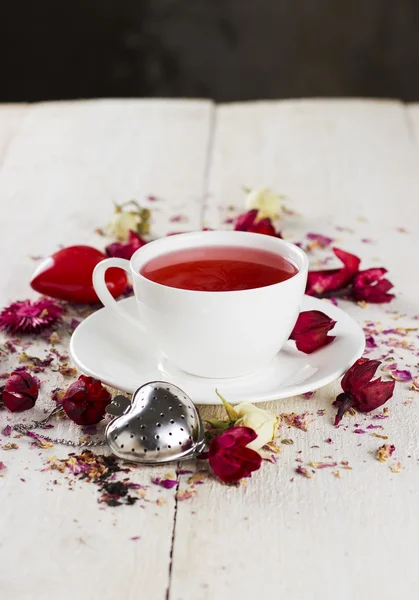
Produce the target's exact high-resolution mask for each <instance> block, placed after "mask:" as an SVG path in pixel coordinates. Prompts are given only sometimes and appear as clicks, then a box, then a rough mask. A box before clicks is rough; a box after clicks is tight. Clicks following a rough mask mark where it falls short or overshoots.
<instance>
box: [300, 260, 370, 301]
mask: <svg viewBox="0 0 419 600" xmlns="http://www.w3.org/2000/svg"><path fill="white" fill-rule="evenodd" d="M333 252H334V253H335V255H336V256H337V258H339V260H341V261H342V262H343V267H341V268H340V269H326V270H322V271H310V272H309V274H308V278H307V288H306V293H307V294H309V295H310V296H322V295H323V294H325V293H329V292H334V291H339V290H343V289H344V288H346V287H347V286H348V285H349V284H350V283H351V282H352V280H353V278H354V276H355V274H356V273H357V272H358V269H359V265H360V262H361V261H360V259H359V258H358V257H357V256H355V255H354V254H350V253H349V252H345V251H344V250H340V249H339V248H333Z"/></svg>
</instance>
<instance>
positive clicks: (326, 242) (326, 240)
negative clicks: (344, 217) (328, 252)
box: [306, 233, 334, 250]
mask: <svg viewBox="0 0 419 600" xmlns="http://www.w3.org/2000/svg"><path fill="white" fill-rule="evenodd" d="M306 237H307V239H308V240H310V242H311V244H310V245H309V249H310V250H313V249H314V248H322V249H323V248H328V247H329V246H330V245H331V244H332V243H333V241H334V240H333V238H331V237H327V236H326V235H322V234H321V233H307V235H306Z"/></svg>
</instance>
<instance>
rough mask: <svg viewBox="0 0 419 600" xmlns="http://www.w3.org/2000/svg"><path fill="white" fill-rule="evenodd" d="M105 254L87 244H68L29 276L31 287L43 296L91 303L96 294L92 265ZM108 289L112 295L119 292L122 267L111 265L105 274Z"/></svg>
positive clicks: (123, 279) (124, 282) (123, 276)
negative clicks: (30, 277)
mask: <svg viewBox="0 0 419 600" xmlns="http://www.w3.org/2000/svg"><path fill="white" fill-rule="evenodd" d="M105 258H106V255H105V254H103V253H102V252H100V251H99V250H96V248H92V247H91V246H69V247H68V248H63V249H62V250H58V252H56V253H55V254H53V255H52V256H49V257H48V258H46V259H45V260H44V261H43V262H42V263H41V264H40V265H39V266H38V268H37V269H36V271H35V273H34V274H33V276H32V280H31V287H32V288H33V289H34V290H36V291H37V292H39V293H40V294H44V295H45V296H51V297H52V298H59V299H60V300H68V301H70V302H80V303H86V304H95V303H97V302H99V298H98V297H97V294H96V292H95V290H94V287H93V282H92V277H93V270H94V268H95V266H96V265H97V264H98V263H99V262H100V261H102V260H104V259H105ZM105 281H106V285H107V286H108V290H109V291H110V293H111V294H112V296H113V297H114V298H117V297H118V296H120V295H121V294H122V292H123V291H124V290H125V288H126V285H127V276H126V273H125V272H124V271H122V269H116V268H111V269H108V270H107V271H106V276H105Z"/></svg>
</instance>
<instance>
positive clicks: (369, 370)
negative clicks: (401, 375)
mask: <svg viewBox="0 0 419 600" xmlns="http://www.w3.org/2000/svg"><path fill="white" fill-rule="evenodd" d="M380 364H381V363H380V361H379V360H369V359H368V358H360V359H358V360H357V361H356V363H355V364H354V365H352V367H351V368H350V369H349V370H348V371H347V372H346V375H345V376H344V377H343V379H342V382H341V386H342V389H343V392H344V393H343V394H339V396H338V397H337V398H336V400H335V402H334V403H333V406H337V407H338V412H337V414H336V418H335V425H338V424H339V423H340V421H341V420H342V417H343V415H344V414H345V412H346V411H348V410H349V409H350V408H355V409H356V410H358V411H360V412H370V411H371V410H374V409H376V408H378V407H379V406H382V405H383V404H385V402H387V400H388V399H389V398H391V396H392V395H393V391H394V386H395V382H394V381H382V379H381V378H378V379H375V380H374V381H372V378H373V377H374V375H375V373H376V371H377V369H378V367H379V366H380Z"/></svg>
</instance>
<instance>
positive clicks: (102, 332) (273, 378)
mask: <svg viewBox="0 0 419 600" xmlns="http://www.w3.org/2000/svg"><path fill="white" fill-rule="evenodd" d="M120 302H121V303H123V304H124V308H125V310H127V311H128V312H130V313H131V314H132V315H136V314H137V307H136V304H135V299H134V298H127V299H125V300H121V301H120ZM302 310H303V311H304V310H321V311H323V312H324V313H326V314H328V315H329V316H330V317H331V318H332V319H334V320H335V321H336V325H335V327H334V329H333V332H332V333H333V335H336V339H335V340H334V341H333V342H332V343H331V344H329V345H328V346H326V347H325V348H322V349H321V350H318V351H317V352H314V353H313V354H303V353H302V352H298V351H297V350H296V348H295V345H294V342H288V343H287V344H286V345H285V347H284V348H283V349H282V350H281V352H279V353H278V354H277V355H276V357H275V359H274V360H273V361H272V362H271V363H270V364H269V365H266V367H264V369H262V370H261V371H259V372H257V373H254V374H252V375H247V376H245V377H237V378H234V379H206V378H202V377H195V376H194V375H189V374H188V373H185V372H183V371H181V370H180V369H178V368H177V367H176V366H175V365H173V364H172V363H169V361H168V360H167V359H165V358H164V357H163V356H161V355H160V354H159V352H158V351H157V350H156V349H155V347H154V345H153V342H152V340H150V339H149V338H148V337H147V336H145V335H141V334H139V333H137V332H135V331H133V330H132V327H131V326H130V325H129V323H128V322H127V323H126V322H125V321H124V320H123V319H120V318H118V317H117V316H114V314H113V313H112V312H110V311H109V310H108V309H106V308H102V309H100V310H98V311H97V312H96V313H94V314H93V315H91V316H90V317H87V319H85V320H84V321H83V322H82V323H81V324H80V325H79V326H78V327H77V329H76V330H75V331H74V333H73V335H72V338H71V342H70V352H71V356H72V358H73V360H74V362H75V363H76V365H77V367H78V368H79V369H80V370H81V371H82V372H83V373H85V374H86V375H90V376H91V377H95V378H97V379H100V380H101V381H102V382H103V383H106V384H108V385H110V386H112V387H114V388H116V389H118V390H122V391H124V392H130V393H132V392H133V391H134V390H136V389H137V388H138V387H139V386H140V385H143V384H144V383H146V382H148V381H155V380H163V381H169V382H171V383H173V384H175V385H177V386H178V387H180V388H181V389H183V390H184V391H185V392H186V393H187V394H188V395H189V396H190V397H191V398H192V400H193V401H194V402H196V403H197V404H220V400H219V399H218V397H217V396H216V394H215V388H217V389H218V390H219V391H220V393H221V394H223V396H224V397H225V398H226V399H228V400H229V402H231V403H233V404H234V403H237V402H242V401H244V400H248V401H250V402H264V401H267V400H278V399H280V398H288V397H289V396H295V395H297V394H303V393H304V392H310V391H313V390H316V389H317V388H320V387H322V386H324V385H326V384H328V383H330V382H332V381H334V380H335V379H337V378H338V377H340V376H341V375H343V373H344V372H345V371H346V370H347V369H348V368H349V367H350V366H351V365H352V364H353V363H354V361H355V360H356V359H357V358H359V357H360V356H361V355H362V353H363V351H364V346H365V337H364V333H363V331H362V329H361V327H360V326H359V325H358V323H357V322H356V321H354V320H353V319H352V317H350V316H349V315H348V314H347V313H345V312H344V311H343V310H341V309H340V308H337V307H336V306H333V305H332V304H331V303H329V302H324V301H322V300H318V299H317V298H311V297H310V296H305V297H304V301H303V305H302Z"/></svg>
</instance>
